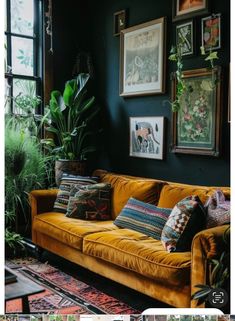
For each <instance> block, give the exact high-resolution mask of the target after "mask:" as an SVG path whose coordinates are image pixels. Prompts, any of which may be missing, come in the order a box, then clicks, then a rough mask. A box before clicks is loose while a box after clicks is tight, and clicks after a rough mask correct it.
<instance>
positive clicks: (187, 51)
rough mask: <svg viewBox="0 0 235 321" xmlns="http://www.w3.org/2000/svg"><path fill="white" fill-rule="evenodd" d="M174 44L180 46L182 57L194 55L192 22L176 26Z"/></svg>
mask: <svg viewBox="0 0 235 321" xmlns="http://www.w3.org/2000/svg"><path fill="white" fill-rule="evenodd" d="M176 44H177V45H179V44H180V48H181V54H182V56H189V55H193V54H194V31H193V20H190V21H188V22H185V23H182V24H180V25H178V26H176Z"/></svg>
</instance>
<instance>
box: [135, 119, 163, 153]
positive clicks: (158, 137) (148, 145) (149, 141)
mask: <svg viewBox="0 0 235 321" xmlns="http://www.w3.org/2000/svg"><path fill="white" fill-rule="evenodd" d="M164 122H165V121H164V117H130V156H134V157H143V158H154V159H163V147H164V146H163V143H164Z"/></svg>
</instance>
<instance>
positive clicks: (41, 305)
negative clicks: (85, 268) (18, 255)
mask: <svg viewBox="0 0 235 321" xmlns="http://www.w3.org/2000/svg"><path fill="white" fill-rule="evenodd" d="M6 265H7V266H8V267H9V268H11V269H16V270H17V272H19V273H20V274H22V275H24V276H25V277H28V278H29V279H32V280H33V281H35V282H36V283H38V284H40V285H41V286H43V287H44V288H45V292H43V293H40V294H36V295H32V296H29V304H30V313H45V314H57V313H59V314H75V313H78V314H139V313H140V312H139V311H137V310H135V309H133V308H131V307H130V306H128V305H127V304H125V303H123V302H121V301H119V300H117V299H115V298H114V297H111V296H109V295H107V294H105V293H103V292H101V291H99V290H97V289H95V288H94V287H92V286H90V285H88V284H85V283H84V282H82V281H79V279H78V278H74V277H72V276H70V275H68V274H66V273H64V272H62V271H60V270H59V269H58V268H55V267H53V266H51V265H49V264H47V263H41V262H39V261H37V260H35V259H33V258H27V259H25V260H21V259H18V260H11V261H7V262H6ZM21 311H22V303H21V299H16V300H11V301H8V302H7V305H6V313H20V312H21Z"/></svg>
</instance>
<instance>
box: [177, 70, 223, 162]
mask: <svg viewBox="0 0 235 321" xmlns="http://www.w3.org/2000/svg"><path fill="white" fill-rule="evenodd" d="M183 79H184V81H185V86H186V90H185V91H184V93H183V94H182V96H181V97H180V110H179V111H178V112H175V113H173V132H172V136H173V137H172V152H175V153H184V154H199V155H211V156H216V157H218V156H219V154H220V136H221V88H222V85H221V82H222V81H221V68H220V67H216V68H214V69H212V70H211V69H207V68H203V69H196V70H188V71H184V72H183ZM176 81H177V80H176V74H175V73H174V74H173V77H172V100H173V101H174V100H175V97H176Z"/></svg>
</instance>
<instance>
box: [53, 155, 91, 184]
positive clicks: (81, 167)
mask: <svg viewBox="0 0 235 321" xmlns="http://www.w3.org/2000/svg"><path fill="white" fill-rule="evenodd" d="M85 168H86V164H85V162H80V161H79V160H68V159H59V160H57V161H56V162H55V181H56V185H57V186H59V185H60V180H61V177H62V175H63V173H67V174H72V175H82V176H83V175H85Z"/></svg>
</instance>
